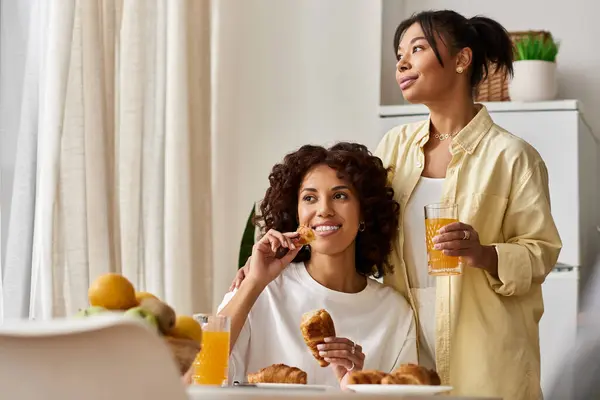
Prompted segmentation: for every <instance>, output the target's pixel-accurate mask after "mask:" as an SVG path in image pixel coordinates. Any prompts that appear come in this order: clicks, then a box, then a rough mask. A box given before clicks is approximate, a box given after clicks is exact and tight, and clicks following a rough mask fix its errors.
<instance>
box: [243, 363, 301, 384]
mask: <svg viewBox="0 0 600 400" xmlns="http://www.w3.org/2000/svg"><path fill="white" fill-rule="evenodd" d="M306 379H307V376H306V372H304V371H302V370H301V369H300V368H296V367H290V366H289V365H285V364H273V365H271V366H268V367H266V368H263V369H261V370H260V371H258V372H255V373H253V374H248V383H294V384H302V385H306Z"/></svg>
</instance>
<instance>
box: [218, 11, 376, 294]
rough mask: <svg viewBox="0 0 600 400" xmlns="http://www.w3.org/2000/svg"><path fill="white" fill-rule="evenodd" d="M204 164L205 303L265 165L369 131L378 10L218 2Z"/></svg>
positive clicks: (372, 136)
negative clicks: (210, 189)
mask: <svg viewBox="0 0 600 400" xmlns="http://www.w3.org/2000/svg"><path fill="white" fill-rule="evenodd" d="M217 4H218V10H217V14H218V18H217V26H216V33H217V37H216V38H215V42H216V44H217V52H218V59H217V60H216V65H215V67H216V87H215V89H214V95H215V101H216V103H215V111H216V115H215V129H214V143H213V165H214V180H215V182H214V220H213V226H214V243H215V249H214V262H215V269H216V271H215V275H214V276H215V282H214V288H215V290H214V293H215V301H216V302H217V304H218V302H220V300H221V298H222V295H223V294H224V292H225V291H226V289H227V288H228V286H229V284H230V282H231V279H232V278H233V276H234V274H235V271H236V268H237V257H238V250H239V242H240V238H241V235H242V231H243V228H244V224H245V221H246V218H247V216H248V213H249V212H250V208H251V206H252V204H253V202H254V201H256V200H259V199H260V198H261V197H262V195H263V194H264V191H265V189H266V187H267V183H268V181H267V177H268V174H269V171H270V169H271V167H272V166H273V164H274V163H276V162H277V161H279V160H281V159H282V158H283V156H284V155H285V153H287V152H289V151H292V150H294V149H296V148H298V147H299V146H301V145H303V144H306V143H318V144H322V143H331V142H333V141H337V140H353V141H361V142H364V143H365V144H367V145H369V146H375V145H376V144H377V141H378V139H379V138H380V136H381V135H380V133H379V132H378V118H377V112H378V105H379V69H380V61H379V60H380V48H381V46H380V37H381V4H380V2H379V1H375V0H328V1H322V0H302V1H298V0H244V1H239V0H219V1H218V2H217Z"/></svg>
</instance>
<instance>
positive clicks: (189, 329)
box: [169, 315, 202, 343]
mask: <svg viewBox="0 0 600 400" xmlns="http://www.w3.org/2000/svg"><path fill="white" fill-rule="evenodd" d="M169 334H170V335H171V336H173V337H176V338H179V339H191V340H195V341H196V342H198V343H202V327H201V326H200V324H199V323H198V322H197V321H196V320H195V319H194V318H192V317H190V316H187V315H178V316H177V319H176V320H175V327H174V328H173V329H172V330H171V332H170V333H169Z"/></svg>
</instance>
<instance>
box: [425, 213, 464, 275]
mask: <svg viewBox="0 0 600 400" xmlns="http://www.w3.org/2000/svg"><path fill="white" fill-rule="evenodd" d="M453 222H458V220H457V219H454V218H426V219H425V236H426V241H427V268H428V270H429V275H436V276H437V275H440V276H446V275H460V265H459V263H458V261H459V257H451V256H447V255H445V254H444V253H443V252H442V250H434V248H433V245H434V243H433V238H434V237H435V236H436V235H437V231H438V230H439V229H440V228H442V227H443V226H446V225H448V224H451V223H453Z"/></svg>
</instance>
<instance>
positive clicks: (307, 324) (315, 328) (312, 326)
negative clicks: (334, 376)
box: [300, 310, 335, 367]
mask: <svg viewBox="0 0 600 400" xmlns="http://www.w3.org/2000/svg"><path fill="white" fill-rule="evenodd" d="M300 330H301V331H302V337H303V338H304V342H305V343H306V345H307V346H308V348H309V349H310V351H311V352H312V354H313V356H314V357H315V358H316V359H317V361H318V362H319V365H320V366H321V367H326V366H328V365H329V363H328V362H327V361H325V360H324V359H323V357H321V356H320V355H319V350H318V349H317V345H319V344H321V343H325V340H324V339H325V338H326V337H334V336H335V326H334V325H333V320H332V319H331V315H329V313H328V312H327V311H325V310H316V311H311V312H308V313H305V314H304V315H302V322H301V323H300Z"/></svg>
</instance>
